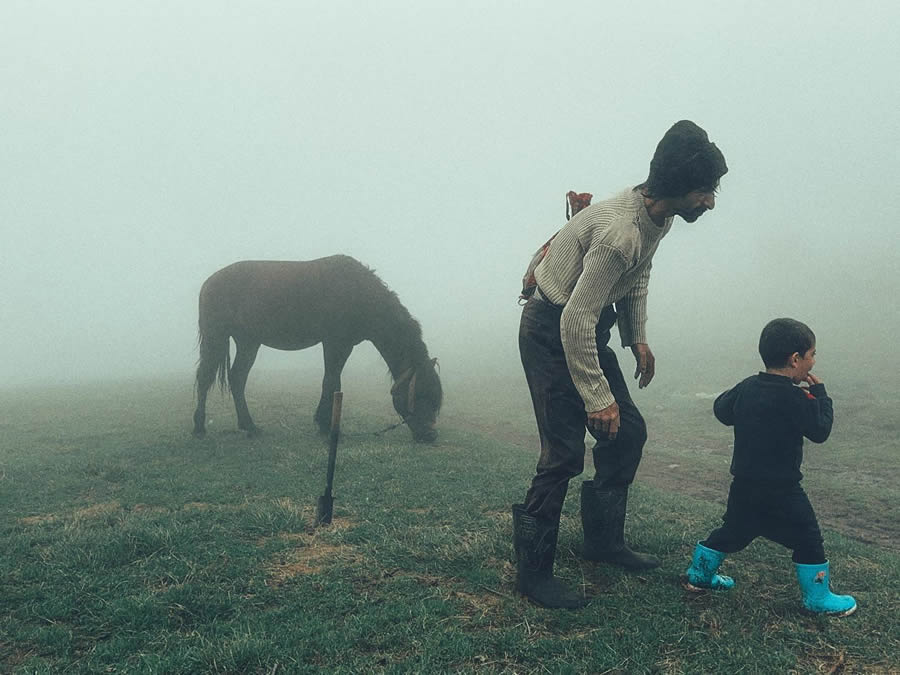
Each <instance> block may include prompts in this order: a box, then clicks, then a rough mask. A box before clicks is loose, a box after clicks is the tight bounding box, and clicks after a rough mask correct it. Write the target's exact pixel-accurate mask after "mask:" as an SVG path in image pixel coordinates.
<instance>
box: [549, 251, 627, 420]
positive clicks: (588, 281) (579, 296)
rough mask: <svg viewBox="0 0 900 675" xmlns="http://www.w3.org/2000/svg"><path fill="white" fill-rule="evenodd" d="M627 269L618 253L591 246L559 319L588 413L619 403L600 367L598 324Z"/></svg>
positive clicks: (561, 332)
mask: <svg viewBox="0 0 900 675" xmlns="http://www.w3.org/2000/svg"><path fill="white" fill-rule="evenodd" d="M625 270H626V264H625V259H624V258H623V257H622V254H621V253H620V252H619V251H617V250H616V249H614V248H612V247H610V246H606V245H603V244H600V245H596V246H592V247H591V248H590V249H589V250H588V251H587V253H585V255H584V258H583V260H582V272H581V276H579V278H578V281H577V282H576V284H575V288H574V289H572V295H571V297H570V298H569V301H568V302H567V303H566V306H565V308H564V309H563V312H562V317H561V318H560V337H561V339H562V344H563V351H564V352H565V354H566V363H567V364H568V366H569V372H570V373H571V375H572V381H573V382H574V384H575V388H576V389H577V390H578V393H579V394H580V395H581V398H582V400H583V401H584V409H585V411H586V412H588V413H591V412H596V411H598V410H603V409H604V408H608V407H609V406H611V405H612V404H613V403H615V402H616V399H615V397H614V396H613V394H612V392H611V391H610V389H609V383H608V382H607V381H606V378H605V377H604V375H603V370H602V369H601V368H600V361H599V357H598V354H597V321H598V319H599V318H600V312H602V311H603V308H604V307H606V306H607V305H609V304H610V302H611V300H610V295H611V293H612V289H613V286H614V285H615V284H616V282H617V281H618V280H619V278H620V277H621V276H622V275H623V274H624V273H625Z"/></svg>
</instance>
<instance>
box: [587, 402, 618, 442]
mask: <svg viewBox="0 0 900 675" xmlns="http://www.w3.org/2000/svg"><path fill="white" fill-rule="evenodd" d="M587 423H588V426H589V427H590V428H591V429H593V430H594V431H600V432H602V433H604V434H606V435H607V437H608V438H609V440H613V439H614V438H615V437H616V434H617V433H619V404H618V403H613V404H612V405H611V406H609V407H607V408H604V409H603V410H597V411H596V412H592V413H588V416H587Z"/></svg>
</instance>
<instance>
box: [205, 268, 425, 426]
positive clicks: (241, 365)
mask: <svg viewBox="0 0 900 675" xmlns="http://www.w3.org/2000/svg"><path fill="white" fill-rule="evenodd" d="M229 338H231V339H233V340H234V343H235V345H236V348H237V349H236V352H235V355H234V362H233V363H232V362H231V357H230V349H229ZM363 340H369V341H371V342H372V344H373V345H375V348H376V349H378V351H379V352H380V353H381V356H382V357H383V358H384V360H385V362H386V363H387V365H388V368H389V369H390V372H391V377H392V378H393V386H392V387H391V397H392V398H393V403H394V408H395V409H396V411H397V412H398V413H399V414H400V416H401V417H402V418H403V420H404V421H405V422H406V424H407V425H408V426H409V429H410V431H411V432H412V435H413V438H415V439H416V440H417V441H432V440H434V439H435V438H436V437H437V431H436V430H435V422H436V420H437V416H438V413H439V411H440V409H441V401H442V391H441V381H440V378H439V377H438V374H437V371H436V369H435V363H436V362H437V359H431V358H429V356H428V348H427V347H426V346H425V343H424V342H423V341H422V329H421V327H420V326H419V323H418V321H416V320H415V319H414V318H413V317H412V316H411V315H410V313H409V311H408V310H407V309H406V307H404V306H403V305H402V304H401V303H400V300H399V299H398V298H397V294H396V293H394V292H393V291H391V290H390V289H389V288H388V287H387V286H386V285H385V284H384V282H383V281H381V279H379V278H378V277H377V276H376V275H375V273H374V272H373V271H372V270H370V269H369V268H368V267H366V266H365V265H363V264H362V263H360V262H359V261H358V260H355V259H354V258H351V257H349V256H345V255H334V256H330V257H327V258H319V259H317V260H308V261H283V262H282V261H272V260H248V261H243V262H237V263H234V264H232V265H229V266H227V267H224V268H222V269H221V270H219V271H218V272H216V273H215V274H213V275H212V276H211V277H209V279H207V280H206V281H205V282H204V284H203V287H202V288H201V289H200V319H199V344H200V359H199V362H198V365H197V383H196V387H197V409H196V410H195V411H194V431H193V433H194V436H198V437H202V436H203V435H204V434H205V433H206V428H205V427H206V396H207V393H208V392H209V388H210V387H211V386H212V384H213V382H214V381H215V380H216V377H217V376H218V380H219V385H220V386H221V387H222V388H223V390H224V388H225V387H226V386H227V387H228V388H229V389H230V390H231V395H232V397H233V398H234V407H235V410H236V412H237V422H238V428H239V429H243V430H245V431H247V432H248V433H249V434H251V435H252V434H255V433H258V431H259V428H258V427H257V426H256V425H255V424H254V423H253V419H252V418H251V417H250V411H249V410H248V409H247V401H246V399H245V398H244V388H245V387H246V384H247V375H248V374H249V372H250V368H251V367H253V362H254V361H255V359H256V354H257V352H258V351H259V348H260V346H261V345H266V346H267V347H272V348H274V349H284V350H297V349H306V348H307V347H312V346H313V345H316V344H318V343H320V342H321V343H322V349H323V351H324V355H325V377H324V378H323V379H322V398H321V399H320V401H319V406H318V408H317V409H316V414H315V421H316V423H317V424H318V426H319V430H320V431H321V432H322V433H327V432H328V429H329V426H330V424H331V404H332V394H333V393H334V392H335V391H337V390H339V389H340V388H341V371H342V370H343V369H344V364H345V363H346V362H347V358H348V357H349V356H350V352H351V351H353V347H354V346H356V345H357V344H359V343H360V342H362V341H363Z"/></svg>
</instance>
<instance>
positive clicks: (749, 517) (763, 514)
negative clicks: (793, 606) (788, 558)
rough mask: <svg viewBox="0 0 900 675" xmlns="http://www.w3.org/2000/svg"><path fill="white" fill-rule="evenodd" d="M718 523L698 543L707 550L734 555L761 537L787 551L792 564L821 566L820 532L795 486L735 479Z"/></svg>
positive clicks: (800, 491)
mask: <svg viewBox="0 0 900 675" xmlns="http://www.w3.org/2000/svg"><path fill="white" fill-rule="evenodd" d="M722 521H723V524H722V527H720V528H718V529H716V530H713V531H712V533H711V534H710V535H709V537H707V538H706V541H704V542H701V543H702V544H703V545H704V546H706V547H707V548H711V549H714V550H716V551H721V552H722V553H734V552H736V551H740V550H742V549H744V548H746V547H747V546H748V545H749V544H750V542H751V541H753V540H754V539H756V537H765V538H766V539H769V540H771V541H774V542H776V543H778V544H781V545H782V546H785V547H787V548H789V549H791V550H792V551H793V556H792V559H793V561H794V562H795V563H800V564H803V565H817V564H820V563H823V562H825V548H824V546H823V543H822V532H821V531H820V530H819V523H818V521H817V520H816V514H815V512H814V511H813V507H812V504H810V503H809V498H808V497H807V496H806V493H805V492H804V491H803V488H802V487H800V484H799V483H789V484H783V485H777V484H775V485H773V484H770V483H763V482H759V481H753V480H742V479H740V478H735V479H734V480H733V481H732V483H731V488H730V489H729V491H728V507H727V509H726V511H725V515H724V516H722Z"/></svg>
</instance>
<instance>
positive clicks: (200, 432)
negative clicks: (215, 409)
mask: <svg viewBox="0 0 900 675" xmlns="http://www.w3.org/2000/svg"><path fill="white" fill-rule="evenodd" d="M191 436H193V437H194V438H206V429H194V430H193V431H192V432H191Z"/></svg>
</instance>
